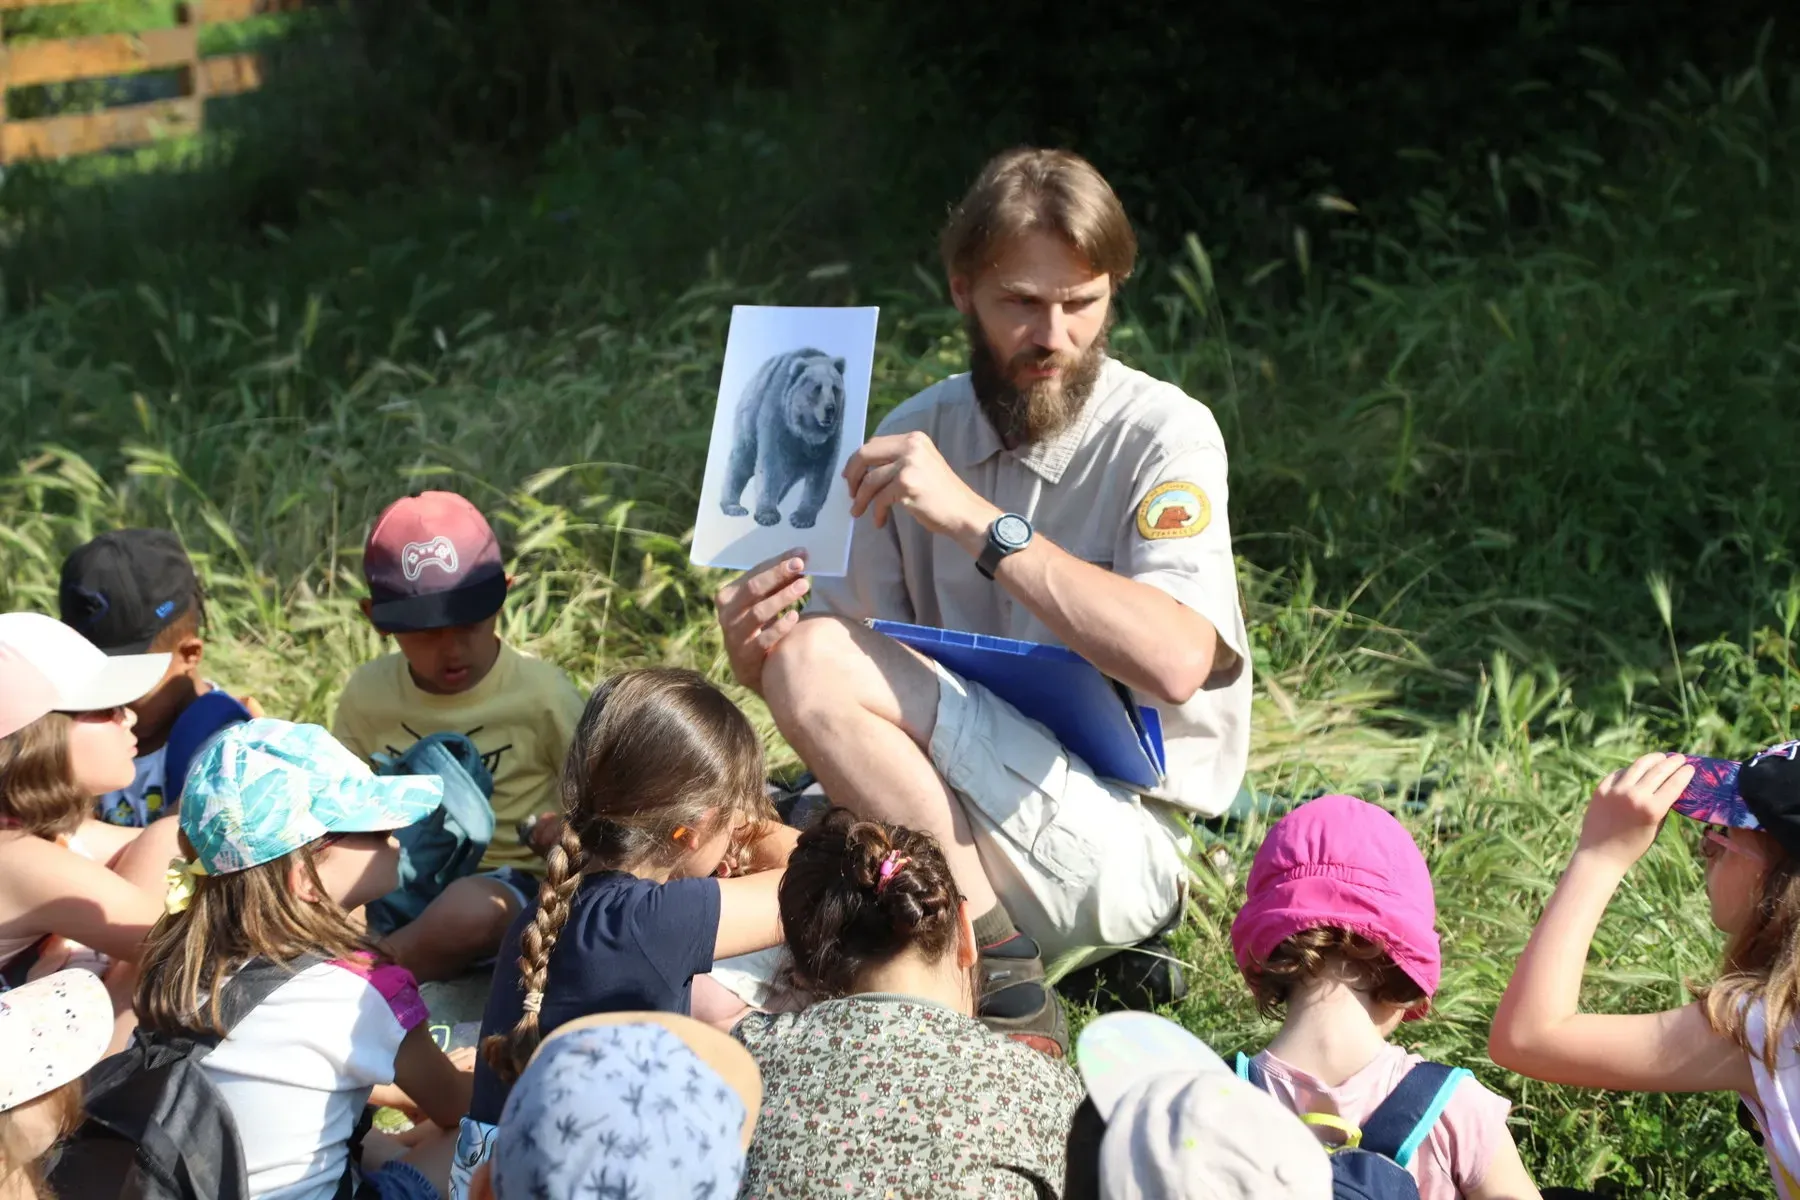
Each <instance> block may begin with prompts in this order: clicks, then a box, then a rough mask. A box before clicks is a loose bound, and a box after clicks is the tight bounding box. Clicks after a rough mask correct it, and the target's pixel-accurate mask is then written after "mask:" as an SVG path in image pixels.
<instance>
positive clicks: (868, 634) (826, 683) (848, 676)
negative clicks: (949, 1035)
mask: <svg viewBox="0 0 1800 1200" xmlns="http://www.w3.org/2000/svg"><path fill="white" fill-rule="evenodd" d="M939 687H940V685H939V678H938V674H937V671H936V669H935V668H934V667H932V666H931V665H930V664H929V663H927V662H926V661H925V660H924V659H923V658H921V657H920V656H919V655H917V654H915V653H914V652H913V651H911V650H909V649H907V648H906V647H905V646H902V645H901V644H900V643H898V642H896V641H894V640H893V639H892V638H888V637H884V636H883V635H881V634H879V633H876V632H874V631H873V630H870V629H867V628H865V627H863V626H861V625H856V624H852V623H850V622H847V621H842V620H839V619H837V618H834V617H816V618H812V619H810V620H805V621H802V622H800V624H798V625H797V626H795V627H794V629H793V631H792V632H790V633H789V634H788V635H787V636H786V637H785V638H783V639H782V640H781V641H780V643H778V644H777V646H776V648H775V652H774V653H773V654H771V655H770V656H769V662H768V665H767V666H766V667H765V668H764V670H763V697H764V699H766V700H767V701H768V704H769V711H770V712H771V713H773V714H774V716H775V724H776V725H777V726H778V727H779V728H780V729H781V732H782V734H783V736H785V737H786V738H787V740H788V744H789V745H791V746H793V747H794V749H795V751H797V752H798V753H799V755H800V758H801V760H802V761H803V762H805V763H806V765H807V767H808V769H810V770H811V771H812V773H813V774H814V775H815V776H817V777H818V780H819V782H820V783H821V784H823V785H824V788H825V794H826V795H827V796H829V797H830V798H831V800H832V802H833V803H835V804H842V805H843V806H844V807H846V808H849V809H851V810H852V811H854V812H857V813H859V814H862V815H864V816H867V817H870V818H873V819H875V820H880V821H889V822H892V823H894V824H897V825H905V826H907V827H908V828H911V829H922V830H925V831H926V832H928V833H930V834H932V836H934V837H936V838H937V840H938V843H939V844H940V845H941V846H942V847H943V849H944V857H945V858H946V859H947V860H948V862H949V865H950V872H951V874H952V875H953V876H954V877H955V879H956V886H957V887H958V888H959V889H960V890H961V891H962V893H963V898H964V899H965V900H967V901H968V903H969V911H970V912H971V913H973V914H974V916H975V939H976V941H977V942H978V943H979V945H980V949H981V955H982V975H983V978H984V979H988V980H990V981H991V983H990V985H989V986H988V987H986V988H984V993H983V996H982V998H981V1015H982V1016H983V1017H986V1018H988V1019H989V1020H990V1021H992V1022H994V1023H996V1024H997V1026H998V1027H1001V1028H1007V1029H1010V1030H1015V1031H1016V1032H1018V1033H1019V1034H1021V1035H1022V1036H1024V1037H1027V1038H1031V1039H1032V1040H1033V1044H1036V1045H1038V1046H1039V1048H1041V1049H1050V1045H1049V1044H1047V1043H1046V1042H1045V1038H1046V1037H1048V1038H1049V1039H1050V1041H1052V1042H1056V1043H1060V1042H1061V1041H1063V1040H1064V1039H1065V1038H1066V1031H1065V1029H1064V1027H1063V1025H1062V1023H1061V1020H1060V1018H1061V1010H1060V1009H1059V1008H1058V1007H1057V1001H1056V997H1055V996H1054V995H1053V994H1052V993H1051V991H1050V989H1049V988H1048V986H1047V985H1045V984H1044V983H1043V982H1042V979H1043V959H1042V956H1041V954H1040V953H1039V951H1038V947H1037V943H1036V942H1034V941H1032V939H1030V938H1028V937H1025V936H1023V935H1022V934H1020V933H1019V931H1018V930H1017V929H1016V928H1014V926H1013V922H1012V918H1011V917H1009V916H1008V915H1007V911H1006V909H1005V908H1004V907H1003V906H1002V905H1001V903H1000V901H999V898H998V896H997V895H996V893H995V891H994V887H993V884H991V883H990V882H989V881H988V876H987V872H986V870H985V869H984V868H983V867H982V863H981V853H980V851H979V850H978V849H977V848H976V845H975V837H974V833H973V831H972V827H971V826H970V823H969V816H968V813H967V812H966V811H965V810H964V808H963V804H962V801H961V799H960V798H959V797H958V796H957V795H956V793H955V792H953V791H952V790H951V789H950V787H949V786H948V785H946V784H945V782H944V780H943V778H942V777H941V776H940V775H939V774H938V770H937V768H936V767H935V766H933V765H932V762H931V757H930V752H931V740H932V734H933V733H934V732H935V731H936V729H937V711H938V697H939Z"/></svg>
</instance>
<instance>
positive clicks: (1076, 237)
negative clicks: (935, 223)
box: [938, 149, 1137, 291]
mask: <svg viewBox="0 0 1800 1200" xmlns="http://www.w3.org/2000/svg"><path fill="white" fill-rule="evenodd" d="M1034 230H1042V231H1043V232H1045V233H1050V234H1054V235H1055V236H1057V237H1059V238H1061V239H1062V240H1063V241H1064V242H1065V243H1067V244H1068V245H1069V247H1070V248H1072V249H1073V250H1075V251H1076V252H1077V253H1078V254H1080V255H1081V256H1082V257H1083V258H1085V259H1086V260H1087V261H1088V264H1089V265H1090V266H1092V267H1093V268H1094V270H1095V271H1097V272H1099V273H1101V274H1104V275H1108V276H1111V283H1112V286H1113V290H1115V291H1116V290H1118V287H1119V285H1120V284H1122V283H1124V282H1125V280H1127V279H1128V278H1130V276H1131V272H1132V269H1133V267H1135V266H1136V265H1137V235H1136V234H1134V233H1133V232H1132V230H1131V221H1130V220H1129V219H1128V218H1127V217H1126V216H1125V208H1124V206H1123V205H1121V204H1120V203H1119V197H1118V196H1117V195H1115V194H1114V193H1113V190H1112V187H1111V185H1109V184H1108V183H1107V182H1106V179H1105V177H1104V176H1102V175H1101V174H1100V172H1099V171H1096V170H1095V169H1094V167H1093V164H1092V163H1090V162H1088V161H1087V160H1086V159H1085V158H1082V157H1080V156H1079V155H1076V154H1070V153H1069V152H1068V151H1066V150H1030V149H1019V150H1008V151H1006V152H1005V153H1003V154H998V155H996V156H995V157H994V158H992V159H991V160H989V162H988V164H987V165H986V166H985V167H983V168H982V169H981V174H980V175H979V176H977V177H976V180H975V182H974V183H973V184H971V185H970V187H969V190H968V192H967V193H966V194H965V195H964V196H963V198H962V200H961V201H960V202H959V203H958V204H957V206H956V207H955V208H954V209H953V210H951V213H950V220H949V221H948V222H947V223H946V224H945V226H944V232H943V233H942V234H941V235H940V236H939V238H938V250H939V253H941V254H942V256H943V259H944V269H945V270H946V271H948V272H949V273H950V274H952V275H961V276H965V277H968V278H973V277H974V276H976V275H979V274H980V273H981V272H982V270H983V269H985V268H987V267H989V266H992V265H993V264H994V263H995V262H996V261H997V260H998V259H999V256H1000V255H1001V253H1003V251H1004V248H1005V247H1006V246H1007V245H1008V244H1010V243H1011V242H1013V241H1014V240H1015V239H1017V238H1019V237H1021V236H1023V235H1024V234H1027V233H1030V232H1032V231H1034Z"/></svg>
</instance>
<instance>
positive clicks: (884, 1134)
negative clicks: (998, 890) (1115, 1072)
mask: <svg viewBox="0 0 1800 1200" xmlns="http://www.w3.org/2000/svg"><path fill="white" fill-rule="evenodd" d="M736 1036H737V1038H738V1040H739V1041H741V1042H742V1043H743V1044H744V1045H745V1046H746V1047H748V1048H749V1050H750V1053H751V1054H752V1055H753V1056H754V1057H755V1059H756V1063H757V1066H758V1067H759V1068H761V1071H762V1080H763V1107H762V1115H761V1116H760V1117H759V1118H758V1120H757V1123H756V1140H755V1142H754V1143H753V1144H752V1145H751V1147H750V1153H749V1158H748V1161H747V1162H746V1163H745V1166H744V1183H743V1189H742V1191H741V1192H740V1193H739V1195H741V1196H745V1197H776V1196H779V1197H784V1198H788V1200H809V1198H812V1197H825V1196H834V1197H836V1196H857V1197H864V1196H869V1197H906V1198H907V1200H936V1198H939V1197H982V1198H983V1200H986V1198H988V1197H1022V1198H1024V1200H1037V1198H1040V1197H1051V1198H1053V1200H1054V1198H1055V1197H1059V1196H1061V1195H1062V1184H1063V1159H1064V1154H1065V1147H1066V1145H1067V1140H1068V1134H1069V1122H1070V1120H1071V1119H1072V1117H1073V1116H1074V1113H1075V1108H1076V1106H1077V1105H1079V1104H1080V1103H1081V1099H1082V1096H1083V1094H1084V1093H1083V1091H1082V1089H1081V1084H1080V1082H1079V1081H1078V1080H1077V1078H1076V1076H1075V1074H1074V1072H1073V1071H1071V1070H1070V1069H1069V1068H1068V1067H1067V1066H1065V1065H1063V1064H1062V1063H1059V1062H1055V1061H1053V1060H1051V1059H1048V1058H1045V1057H1044V1056H1043V1055H1042V1054H1039V1053H1038V1052H1037V1051H1035V1050H1032V1049H1030V1048H1028V1047H1026V1046H1023V1045H1021V1044H1019V1043H1018V1042H1014V1041H1011V1040H1009V1039H1007V1038H1004V1037H1001V1036H1000V1035H998V1034H995V1033H992V1032H990V1031H989V1030H988V1029H987V1028H986V1027H985V1026H983V1025H982V1024H981V1023H980V1022H979V1021H976V1020H974V1019H973V1018H970V1017H965V1016H963V1015H962V1014H961V1013H958V1012H954V1011H952V1010H951V1009H949V1008H946V1007H944V1006H943V1005H941V1004H936V1003H934V1002H932V1001H929V1000H923V999H919V998H918V997H913V996H895V995H884V994H879V993H870V994H866V995H861V996H850V997H847V998H845V999H842V1000H827V1001H824V1002H822V1003H819V1004H815V1005H814V1006H812V1007H811V1008H809V1009H807V1010H806V1011H805V1012H801V1013H784V1014H780V1015H773V1016H771V1015H767V1014H762V1013H753V1014H751V1015H750V1016H748V1017H746V1018H745V1019H744V1020H743V1021H742V1022H741V1023H739V1025H738V1027H737V1030H736Z"/></svg>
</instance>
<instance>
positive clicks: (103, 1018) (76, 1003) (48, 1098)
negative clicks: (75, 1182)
mask: <svg viewBox="0 0 1800 1200" xmlns="http://www.w3.org/2000/svg"><path fill="white" fill-rule="evenodd" d="M112 1030H113V1012H112V1000H111V998H110V997H108V996H107V994H106V988H105V986H104V985H102V984H101V982H100V981H99V980H98V979H96V978H95V977H94V976H93V975H92V974H91V973H90V972H87V971H59V972H57V973H56V974H54V975H49V976H46V977H45V978H43V979H38V980H34V981H33V982H31V983H28V984H26V985H24V986H23V987H19V988H15V989H13V990H12V991H10V992H7V993H6V995H5V996H4V997H0V1062H4V1063H5V1064H6V1071H5V1073H4V1074H0V1200H39V1198H40V1197H47V1196H48V1195H49V1193H48V1192H47V1191H46V1190H45V1187H44V1167H45V1158H46V1156H48V1154H49V1152H50V1151H51V1150H52V1149H53V1148H54V1147H55V1145H56V1143H58V1142H60V1141H61V1140H62V1139H63V1138H65V1137H67V1136H68V1135H69V1134H70V1133H73V1132H74V1130H75V1127H76V1125H77V1124H79V1123H80V1120H81V1077H82V1075H84V1074H85V1073H86V1072H87V1069H88V1068H89V1067H91V1066H93V1065H94V1064H95V1063H97V1062H99V1061H100V1057H101V1056H102V1055H104V1054H105V1053H106V1043H107V1039H108V1038H109V1037H111V1036H112ZM71 1200H73V1198H72V1197H71Z"/></svg>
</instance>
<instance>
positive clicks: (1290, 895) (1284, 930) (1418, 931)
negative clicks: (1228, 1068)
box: [1231, 796, 1443, 996]
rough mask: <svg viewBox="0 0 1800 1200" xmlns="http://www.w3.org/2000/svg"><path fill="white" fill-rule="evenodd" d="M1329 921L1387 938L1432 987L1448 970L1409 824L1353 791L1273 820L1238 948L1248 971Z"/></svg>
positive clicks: (1409, 973)
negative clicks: (1284, 944)
mask: <svg viewBox="0 0 1800 1200" xmlns="http://www.w3.org/2000/svg"><path fill="white" fill-rule="evenodd" d="M1324 926H1330V927H1332V928H1335V929H1346V930H1349V931H1350V932H1351V933H1358V934H1361V935H1362V936H1363V937H1366V938H1368V939H1369V940H1370V941H1372V942H1375V943H1377V944H1379V945H1380V946H1382V947H1383V948H1384V949H1385V950H1386V951H1387V955H1388V957H1389V958H1391V959H1393V960H1394V965H1395V966H1397V967H1399V968H1400V970H1401V971H1403V972H1404V973H1405V974H1406V977H1407V978H1408V979H1411V980H1412V981H1413V982H1414V983H1416V984H1418V985H1419V987H1420V988H1421V989H1422V990H1423V991H1424V992H1425V994H1426V996H1431V995H1433V994H1434V993H1436V991H1437V986H1438V977H1439V975H1440V974H1441V973H1442V970H1443V961H1442V959H1441V958H1440V956H1439V950H1438V935H1437V897H1436V895H1435V893H1434V892H1433V891H1432V887H1431V872H1430V870H1429V869H1427V867H1426V866H1425V856H1424V855H1423V854H1420V853H1419V847H1418V846H1417V845H1416V844H1414V842H1413V840H1412V835H1411V834H1409V833H1407V832H1406V828H1405V826H1403V825H1401V824H1400V822H1398V821H1396V820H1395V819H1394V818H1393V817H1392V816H1391V815H1389V814H1388V813H1387V812H1386V811H1384V810H1382V809H1379V808H1377V807H1375V806H1374V805H1373V804H1368V803H1365V802H1364V801H1361V800H1358V799H1357V798H1356V797H1355V796H1321V797H1319V798H1318V799H1317V800H1310V801H1308V802H1307V803H1305V804H1302V805H1301V806H1300V807H1299V808H1296V809H1295V810H1294V811H1293V812H1291V813H1289V814H1288V815H1287V816H1285V817H1283V818H1282V819H1281V820H1279V821H1277V822H1276V823H1275V826H1274V828H1272V829H1270V830H1269V835H1268V837H1266V838H1264V839H1263V844H1262V846H1261V848H1259V849H1258V850H1257V852H1256V861H1255V862H1253V863H1252V864H1251V865H1250V884H1249V889H1248V895H1247V896H1246V897H1245V899H1244V907H1243V908H1242V909H1241V910H1240V911H1239V912H1238V915H1237V919H1236V920H1234V921H1232V923H1231V949H1232V952H1233V953H1234V954H1235V955H1236V956H1237V963H1238V969H1239V970H1240V971H1242V972H1243V973H1244V977H1245V978H1246V979H1248V978H1250V977H1252V976H1253V975H1254V974H1255V973H1256V970H1257V964H1258V963H1261V962H1263V961H1264V960H1266V959H1267V958H1268V956H1269V955H1270V954H1271V953H1273V952H1274V950H1275V947H1277V946H1279V945H1280V944H1281V943H1282V942H1284V941H1286V940H1287V939H1288V938H1290V937H1293V936H1294V935H1295V934H1296V933H1302V932H1304V931H1306V930H1308V929H1318V928H1321V927H1324Z"/></svg>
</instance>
